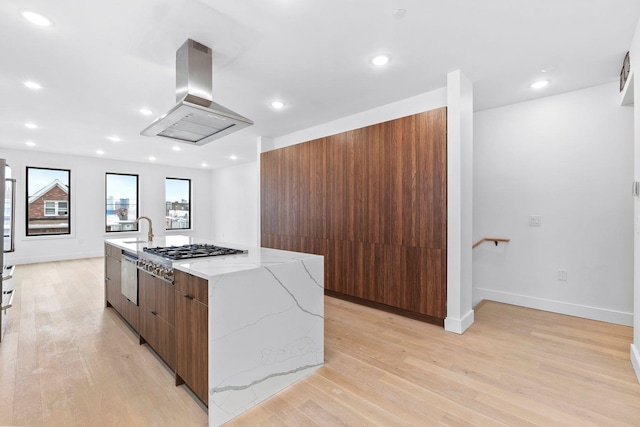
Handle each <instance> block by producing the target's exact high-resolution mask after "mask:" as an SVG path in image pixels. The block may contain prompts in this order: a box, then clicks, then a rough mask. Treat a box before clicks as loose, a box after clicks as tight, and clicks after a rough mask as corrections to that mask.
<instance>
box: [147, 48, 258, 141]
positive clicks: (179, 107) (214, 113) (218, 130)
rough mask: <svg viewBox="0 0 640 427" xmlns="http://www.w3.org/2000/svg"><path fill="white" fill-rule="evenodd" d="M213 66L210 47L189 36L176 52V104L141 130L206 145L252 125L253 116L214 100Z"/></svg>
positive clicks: (176, 139)
mask: <svg viewBox="0 0 640 427" xmlns="http://www.w3.org/2000/svg"><path fill="white" fill-rule="evenodd" d="M212 69H213V56H212V54H211V49H210V48H208V47H207V46H205V45H203V44H200V43H198V42H196V41H193V40H191V39H188V40H187V41H186V42H185V43H184V44H183V45H182V46H181V47H180V49H178V50H177V52H176V101H177V104H176V105H175V106H174V107H173V108H172V109H171V110H169V111H168V112H167V113H165V114H163V115H162V116H160V117H158V118H157V119H156V120H154V122H153V123H151V124H150V125H149V126H148V127H147V128H146V129H145V130H143V131H142V132H140V134H141V135H147V136H162V137H165V138H169V139H172V140H175V141H180V142H186V143H189V144H193V145H204V144H206V143H208V142H211V141H213V140H215V139H218V138H222V137H223V136H226V135H229V134H230V133H233V132H236V131H239V130H240V129H244V128H245V127H247V126H251V125H252V124H253V122H252V121H251V120H249V119H247V118H246V117H242V116H241V115H239V114H237V113H234V112H233V111H231V110H229V109H228V108H225V107H223V106H222V105H219V104H216V103H215V102H213V90H212V89H213V83H212V81H213V78H212V77H213V72H212Z"/></svg>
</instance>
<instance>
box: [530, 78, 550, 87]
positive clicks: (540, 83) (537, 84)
mask: <svg viewBox="0 0 640 427" xmlns="http://www.w3.org/2000/svg"><path fill="white" fill-rule="evenodd" d="M548 84H549V80H538V81H537V82H533V83H531V84H530V85H529V87H530V88H531V89H542V88H543V87H545V86H546V85H548Z"/></svg>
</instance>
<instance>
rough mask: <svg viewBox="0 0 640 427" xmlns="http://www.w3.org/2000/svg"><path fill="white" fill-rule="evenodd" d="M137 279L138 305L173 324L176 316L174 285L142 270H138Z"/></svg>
mask: <svg viewBox="0 0 640 427" xmlns="http://www.w3.org/2000/svg"><path fill="white" fill-rule="evenodd" d="M138 281H139V282H138V291H139V294H140V307H141V308H142V307H144V308H145V309H148V310H150V311H153V312H154V313H155V314H156V315H157V316H158V317H160V318H161V319H163V320H164V321H166V322H167V323H169V324H170V325H171V326H174V325H175V316H176V309H175V288H174V286H173V285H172V284H171V283H168V282H165V281H164V280H162V279H159V278H157V277H155V276H152V275H151V274H149V273H147V272H145V271H142V270H139V271H138Z"/></svg>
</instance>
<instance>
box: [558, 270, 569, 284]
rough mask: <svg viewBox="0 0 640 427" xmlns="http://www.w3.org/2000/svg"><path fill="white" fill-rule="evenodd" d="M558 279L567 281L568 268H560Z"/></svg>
mask: <svg viewBox="0 0 640 427" xmlns="http://www.w3.org/2000/svg"><path fill="white" fill-rule="evenodd" d="M558 280H560V281H562V282H566V281H567V270H558Z"/></svg>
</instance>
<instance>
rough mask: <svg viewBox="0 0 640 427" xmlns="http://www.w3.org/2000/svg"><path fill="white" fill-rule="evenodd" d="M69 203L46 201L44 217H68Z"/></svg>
mask: <svg viewBox="0 0 640 427" xmlns="http://www.w3.org/2000/svg"><path fill="white" fill-rule="evenodd" d="M67 212H68V203H67V202H62V201H59V200H45V201H44V216H66V215H67Z"/></svg>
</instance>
